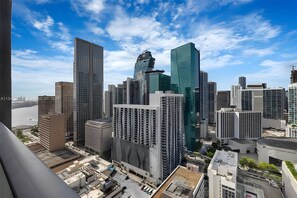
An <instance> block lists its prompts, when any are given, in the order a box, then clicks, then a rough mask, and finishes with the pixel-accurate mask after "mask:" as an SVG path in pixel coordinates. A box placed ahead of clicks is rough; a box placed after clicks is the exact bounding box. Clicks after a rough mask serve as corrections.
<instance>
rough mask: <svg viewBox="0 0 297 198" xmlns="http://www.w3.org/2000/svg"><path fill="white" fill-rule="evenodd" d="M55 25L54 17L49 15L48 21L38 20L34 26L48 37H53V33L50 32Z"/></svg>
mask: <svg viewBox="0 0 297 198" xmlns="http://www.w3.org/2000/svg"><path fill="white" fill-rule="evenodd" d="M53 25H54V20H53V18H52V17H50V16H49V15H47V17H46V19H44V20H37V19H35V20H34V22H33V26H34V27H35V28H36V29H38V30H40V31H42V32H44V33H45V34H46V35H47V36H52V35H53V33H52V31H51V30H50V28H51V27H52V26H53Z"/></svg>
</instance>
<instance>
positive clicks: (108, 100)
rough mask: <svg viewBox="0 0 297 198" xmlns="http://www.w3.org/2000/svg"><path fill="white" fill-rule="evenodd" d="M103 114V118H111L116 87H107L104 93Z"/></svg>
mask: <svg viewBox="0 0 297 198" xmlns="http://www.w3.org/2000/svg"><path fill="white" fill-rule="evenodd" d="M104 97H105V100H104V104H105V105H104V113H105V117H106V118H109V117H112V106H113V105H114V104H116V87H115V85H108V90H107V91H105V93H104Z"/></svg>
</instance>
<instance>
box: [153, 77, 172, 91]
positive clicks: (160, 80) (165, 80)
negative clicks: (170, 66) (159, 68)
mask: <svg viewBox="0 0 297 198" xmlns="http://www.w3.org/2000/svg"><path fill="white" fill-rule="evenodd" d="M170 90H171V85H170V76H168V75H165V74H162V73H161V72H153V73H149V93H155V92H156V91H170Z"/></svg>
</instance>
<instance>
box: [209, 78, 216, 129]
mask: <svg viewBox="0 0 297 198" xmlns="http://www.w3.org/2000/svg"><path fill="white" fill-rule="evenodd" d="M208 101H209V102H208V110H209V114H208V121H209V123H210V124H214V123H215V122H216V120H215V115H216V111H217V83H216V82H208Z"/></svg>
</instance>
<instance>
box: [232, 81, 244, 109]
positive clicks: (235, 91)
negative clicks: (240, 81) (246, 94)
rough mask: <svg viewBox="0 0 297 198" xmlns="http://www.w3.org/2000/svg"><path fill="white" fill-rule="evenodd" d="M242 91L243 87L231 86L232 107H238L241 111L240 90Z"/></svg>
mask: <svg viewBox="0 0 297 198" xmlns="http://www.w3.org/2000/svg"><path fill="white" fill-rule="evenodd" d="M241 89H242V87H241V85H232V86H231V98H230V99H231V105H232V106H236V108H239V109H241V94H240V90H241Z"/></svg>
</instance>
